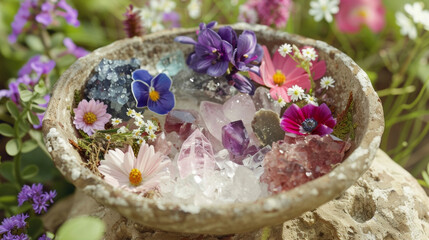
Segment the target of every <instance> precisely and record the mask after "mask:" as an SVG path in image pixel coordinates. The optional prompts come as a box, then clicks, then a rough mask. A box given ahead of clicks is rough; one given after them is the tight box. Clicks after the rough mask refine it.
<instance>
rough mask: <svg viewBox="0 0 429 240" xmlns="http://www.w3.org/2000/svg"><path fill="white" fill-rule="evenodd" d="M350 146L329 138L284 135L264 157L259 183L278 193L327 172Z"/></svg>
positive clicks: (338, 161)
mask: <svg viewBox="0 0 429 240" xmlns="http://www.w3.org/2000/svg"><path fill="white" fill-rule="evenodd" d="M349 148H350V143H348V142H344V141H341V140H334V139H333V137H331V136H329V135H328V136H324V137H320V136H318V135H306V136H296V135H286V136H285V140H284V141H279V142H275V143H273V146H272V150H271V151H270V152H268V153H267V154H266V155H265V158H264V163H263V165H264V169H265V171H264V173H263V175H262V176H261V181H262V182H265V183H267V184H268V189H269V191H271V192H273V193H278V192H282V191H286V190H289V189H292V188H294V187H297V186H299V185H301V184H303V183H306V182H308V181H310V180H312V179H314V178H318V177H320V176H323V175H324V174H326V173H329V172H330V171H331V170H332V168H334V167H335V166H336V165H337V164H339V163H341V162H342V160H343V158H344V154H345V152H346V151H347V150H348V149H349Z"/></svg>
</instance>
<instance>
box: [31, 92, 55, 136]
mask: <svg viewBox="0 0 429 240" xmlns="http://www.w3.org/2000/svg"><path fill="white" fill-rule="evenodd" d="M43 98H44V99H45V101H46V103H43V104H39V107H44V108H46V107H48V103H49V100H51V96H50V95H49V94H47V95H45V96H44V97H43ZM37 117H38V118H39V125H33V128H34V129H39V128H41V127H42V120H43V118H44V117H45V113H37Z"/></svg>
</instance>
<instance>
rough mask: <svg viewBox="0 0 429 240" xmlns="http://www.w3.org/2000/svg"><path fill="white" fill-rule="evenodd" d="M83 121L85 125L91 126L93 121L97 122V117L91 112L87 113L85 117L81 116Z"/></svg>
mask: <svg viewBox="0 0 429 240" xmlns="http://www.w3.org/2000/svg"><path fill="white" fill-rule="evenodd" d="M83 121H84V122H85V123H86V124H93V123H95V121H97V116H96V115H95V114H94V113H92V112H87V113H85V115H83Z"/></svg>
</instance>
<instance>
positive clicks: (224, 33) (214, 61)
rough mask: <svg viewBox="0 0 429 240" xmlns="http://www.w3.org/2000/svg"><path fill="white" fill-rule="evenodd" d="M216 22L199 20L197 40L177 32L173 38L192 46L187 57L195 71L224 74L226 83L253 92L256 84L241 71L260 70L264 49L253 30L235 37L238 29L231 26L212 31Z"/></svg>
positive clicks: (249, 92) (257, 71)
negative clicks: (193, 47) (206, 22)
mask: <svg viewBox="0 0 429 240" xmlns="http://www.w3.org/2000/svg"><path fill="white" fill-rule="evenodd" d="M216 24H217V23H216V22H210V23H208V24H207V25H206V24H204V23H201V24H200V30H199V31H197V35H198V39H197V41H195V40H194V39H192V38H190V37H186V36H179V37H176V38H175V39H174V40H175V41H176V42H180V43H183V44H192V45H194V46H195V50H194V52H192V53H191V54H190V55H189V56H188V59H187V64H188V65H189V67H190V68H192V69H193V70H194V71H196V72H199V73H205V74H208V75H210V76H213V77H220V76H223V75H225V77H226V79H228V82H229V84H231V85H233V86H234V87H235V88H237V89H238V90H239V91H240V92H242V93H248V94H250V95H253V94H254V92H255V86H254V85H253V83H252V82H251V81H250V79H249V78H247V77H246V76H244V75H242V74H241V73H240V72H248V71H251V72H254V73H256V74H259V66H258V65H259V63H260V62H261V60H262V57H263V50H262V47H261V46H260V45H259V44H257V41H256V36H255V33H254V32H252V31H247V30H245V31H243V32H242V33H241V34H240V36H238V37H237V33H236V32H235V31H234V30H233V29H232V28H231V27H230V26H225V27H221V28H219V30H218V31H217V32H216V31H214V30H213V27H214V26H216Z"/></svg>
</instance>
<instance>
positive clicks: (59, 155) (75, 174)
mask: <svg viewBox="0 0 429 240" xmlns="http://www.w3.org/2000/svg"><path fill="white" fill-rule="evenodd" d="M233 28H234V29H236V30H237V31H238V32H241V31H242V30H245V29H248V30H253V31H255V33H256V36H257V38H258V42H259V43H260V44H264V45H267V46H269V48H270V49H274V48H276V47H278V46H280V45H281V44H283V43H285V42H288V43H291V44H296V45H297V46H304V45H306V46H313V47H315V48H316V49H317V51H318V53H319V56H320V57H321V59H323V60H325V61H326V63H327V75H330V76H332V77H333V78H334V79H335V80H336V83H335V84H336V87H335V88H334V89H333V91H331V93H332V95H331V96H332V97H333V98H334V99H335V104H336V107H337V109H344V107H345V105H346V103H347V99H348V97H349V93H350V92H352V93H353V96H354V116H353V118H354V122H355V123H356V124H357V128H356V136H355V139H354V140H353V141H352V147H351V149H350V150H349V152H348V153H347V155H346V157H345V160H344V162H343V163H341V164H340V165H339V166H338V167H336V168H335V169H333V170H332V171H331V172H330V173H329V174H326V175H325V176H323V177H320V178H317V179H315V180H313V181H310V182H308V183H306V184H303V185H301V186H299V187H296V188H294V189H292V190H290V191H287V192H283V193H280V194H277V195H273V196H270V197H266V198H263V199H259V200H258V201H256V202H248V203H234V204H215V205H210V206H204V207H198V206H194V205H185V204H180V203H177V202H159V201H156V200H153V199H147V198H142V197H138V196H137V195H134V194H132V193H129V192H126V191H124V190H121V189H118V188H113V187H111V186H110V185H109V184H107V183H106V182H105V181H103V179H101V178H100V177H98V176H96V175H95V174H93V173H92V172H90V170H88V169H87V168H86V167H84V166H83V164H82V163H83V162H82V159H81V157H80V155H79V154H78V152H77V151H76V150H75V149H74V148H73V147H72V146H71V144H69V139H71V140H74V141H76V140H77V138H76V133H75V130H74V126H73V125H72V120H71V116H70V108H71V106H72V102H73V93H74V91H75V90H76V89H79V90H81V89H83V88H84V86H85V84H86V81H87V79H88V76H89V75H90V74H91V72H92V70H93V68H94V67H95V66H96V65H98V63H99V62H100V61H101V59H102V58H107V59H123V60H126V59H130V58H132V57H135V58H139V59H140V60H141V61H142V68H145V69H148V70H149V71H150V72H156V70H155V69H156V68H155V65H156V63H157V62H158V61H159V59H160V58H161V57H162V56H163V55H165V54H166V53H168V52H172V51H176V50H177V49H181V50H183V52H184V53H185V54H188V53H189V52H191V51H192V48H193V47H192V46H189V45H183V44H179V43H175V42H174V41H173V39H174V37H176V36H180V35H187V36H191V37H194V38H195V37H196V35H195V31H196V29H176V30H171V31H165V32H159V33H155V34H150V35H147V36H144V37H135V38H132V39H124V40H120V41H116V42H114V43H112V44H110V45H108V46H105V47H102V48H100V49H97V50H95V51H94V52H92V53H91V54H89V55H88V56H86V57H83V58H81V59H79V60H78V61H76V62H75V63H74V64H73V65H72V66H71V67H70V68H69V69H68V70H67V71H65V72H64V73H63V74H62V76H61V78H60V79H59V80H58V82H57V84H56V85H55V87H54V91H53V94H52V97H51V101H50V103H49V106H48V109H47V112H46V115H45V118H44V120H43V133H44V139H45V143H46V145H47V147H48V150H49V152H50V154H51V156H52V159H53V161H54V163H55V165H56V166H57V168H58V169H59V170H60V171H61V173H62V174H63V175H64V176H65V177H66V179H67V180H69V181H70V182H72V183H73V184H74V185H75V186H76V187H77V188H78V189H82V190H83V191H84V192H85V193H86V194H88V195H89V196H91V197H93V198H94V199H95V200H97V201H98V202H99V203H101V204H103V205H105V206H107V207H109V208H112V209H115V210H117V211H118V212H119V213H121V214H122V215H123V216H125V217H127V218H129V219H131V220H133V221H135V222H136V223H140V224H142V225H145V226H148V227H151V228H154V229H159V230H164V231H171V232H185V233H201V234H218V235H222V234H230V233H241V232H249V231H252V230H256V229H258V228H261V227H264V226H268V225H276V224H280V223H282V222H284V221H286V220H289V219H293V218H295V217H298V216H300V215H301V214H303V213H304V212H306V211H309V210H312V209H315V208H317V207H319V206H320V205H322V204H324V203H326V202H328V201H330V200H332V199H334V198H335V197H337V196H339V195H340V194H341V193H342V192H344V191H345V190H346V189H347V188H349V187H350V186H351V185H352V184H353V183H355V182H356V180H357V179H358V178H359V177H360V176H361V175H362V174H363V173H364V172H365V171H366V170H367V169H368V168H369V166H370V164H371V162H372V160H373V159H374V156H375V153H376V151H377V149H378V147H379V144H380V140H381V135H382V133H383V129H384V118H383V110H382V106H381V103H380V99H379V98H378V96H377V94H376V93H375V91H374V89H373V87H372V85H371V82H370V80H369V79H368V76H367V75H366V73H365V72H364V71H363V70H362V69H361V68H360V67H359V66H358V65H357V64H356V63H355V62H354V61H353V60H352V59H350V58H349V57H348V56H347V55H345V54H344V53H342V52H341V51H339V50H338V49H336V48H334V47H332V46H329V45H328V44H326V43H324V42H322V41H317V40H313V39H308V38H304V37H301V36H297V35H292V34H288V33H284V32H278V31H275V30H272V29H270V28H268V27H265V26H259V25H247V24H236V25H233Z"/></svg>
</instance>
